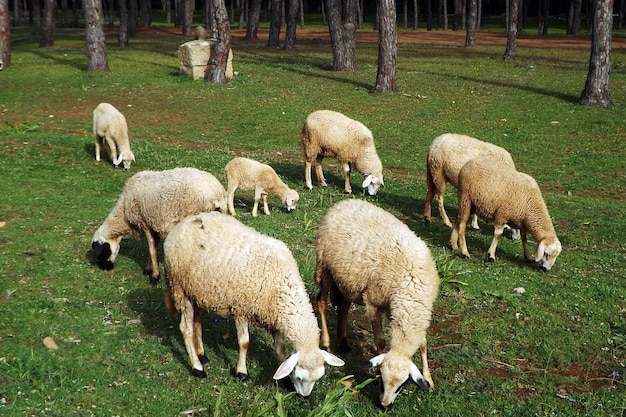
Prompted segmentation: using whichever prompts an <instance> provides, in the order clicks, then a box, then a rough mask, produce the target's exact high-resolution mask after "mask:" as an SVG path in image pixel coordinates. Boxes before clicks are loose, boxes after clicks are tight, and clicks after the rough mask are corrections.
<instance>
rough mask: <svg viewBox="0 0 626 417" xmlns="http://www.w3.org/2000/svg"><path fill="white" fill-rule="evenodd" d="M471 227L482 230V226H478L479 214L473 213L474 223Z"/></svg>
mask: <svg viewBox="0 0 626 417" xmlns="http://www.w3.org/2000/svg"><path fill="white" fill-rule="evenodd" d="M470 227H471V228H472V229H474V230H480V226H478V214H472V223H471V224H470Z"/></svg>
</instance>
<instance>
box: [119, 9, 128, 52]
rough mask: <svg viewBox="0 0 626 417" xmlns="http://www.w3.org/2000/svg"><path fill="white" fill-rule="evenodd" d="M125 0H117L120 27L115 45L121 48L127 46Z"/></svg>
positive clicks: (126, 10)
mask: <svg viewBox="0 0 626 417" xmlns="http://www.w3.org/2000/svg"><path fill="white" fill-rule="evenodd" d="M126 1H127V0H119V1H118V4H119V9H120V27H119V30H118V32H117V46H119V47H121V48H126V47H128V4H127V3H126Z"/></svg>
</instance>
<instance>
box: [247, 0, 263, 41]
mask: <svg viewBox="0 0 626 417" xmlns="http://www.w3.org/2000/svg"><path fill="white" fill-rule="evenodd" d="M261 4H262V0H251V3H250V13H249V14H248V24H247V26H246V37H245V39H257V38H258V35H257V33H258V31H259V20H260V19H261Z"/></svg>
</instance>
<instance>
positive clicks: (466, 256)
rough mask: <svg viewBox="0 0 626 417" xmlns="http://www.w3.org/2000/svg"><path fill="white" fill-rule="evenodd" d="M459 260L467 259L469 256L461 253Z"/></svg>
mask: <svg viewBox="0 0 626 417" xmlns="http://www.w3.org/2000/svg"><path fill="white" fill-rule="evenodd" d="M461 258H463V259H469V258H470V257H469V255H466V254H464V253H462V254H461Z"/></svg>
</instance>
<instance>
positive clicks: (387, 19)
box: [372, 0, 398, 93]
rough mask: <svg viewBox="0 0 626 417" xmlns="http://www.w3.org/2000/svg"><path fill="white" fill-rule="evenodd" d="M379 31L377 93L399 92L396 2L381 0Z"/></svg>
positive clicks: (375, 87)
mask: <svg viewBox="0 0 626 417" xmlns="http://www.w3.org/2000/svg"><path fill="white" fill-rule="evenodd" d="M379 10H380V14H379V16H380V18H379V25H378V26H379V29H378V73H377V75H376V85H375V86H374V87H373V88H372V92H375V93H392V92H394V91H397V89H398V86H397V80H396V58H397V56H398V31H397V29H396V2H395V1H394V0H380V9H379Z"/></svg>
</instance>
